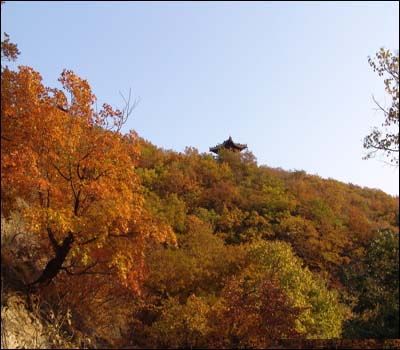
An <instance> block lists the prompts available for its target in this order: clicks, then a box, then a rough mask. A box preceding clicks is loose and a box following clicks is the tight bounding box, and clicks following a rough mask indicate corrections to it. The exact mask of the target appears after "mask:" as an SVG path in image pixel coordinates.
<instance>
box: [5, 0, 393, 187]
mask: <svg viewBox="0 0 400 350" xmlns="http://www.w3.org/2000/svg"><path fill="white" fill-rule="evenodd" d="M2 7H3V10H2V14H1V19H2V25H1V27H2V28H1V30H2V32H4V31H5V32H7V33H8V34H10V36H11V40H12V41H13V42H16V43H17V44H18V47H19V49H20V50H21V56H20V57H19V60H18V64H21V65H29V66H31V67H33V68H34V69H36V70H37V71H39V72H40V73H41V74H42V76H43V80H44V82H45V84H46V85H50V86H59V84H58V82H57V78H58V77H59V74H60V73H61V71H62V70H63V69H64V68H67V69H72V70H73V71H74V72H75V73H77V74H78V75H80V76H81V77H83V78H85V79H87V80H88V81H89V83H90V84H91V86H92V88H93V91H94V93H95V94H96V95H97V97H98V100H99V102H101V103H102V102H109V103H110V104H112V105H114V106H122V105H123V100H122V99H121V97H120V95H119V91H121V92H122V93H124V94H125V95H126V94H127V92H128V91H129V89H130V88H132V91H133V93H134V94H135V96H139V97H140V99H141V101H140V103H139V105H138V107H137V108H136V109H135V111H134V113H133V114H132V116H131V118H130V120H129V121H128V123H127V125H126V129H135V130H136V131H137V132H138V133H139V134H140V135H141V136H142V137H144V138H145V139H147V140H149V141H151V142H152V143H153V144H155V145H157V146H159V147H163V148H165V149H173V150H176V151H183V150H184V148H185V147H186V146H192V147H196V148H197V149H199V151H200V152H207V151H208V148H209V147H210V146H214V145H215V144H217V143H220V142H222V141H223V140H225V139H227V138H228V136H229V135H231V136H232V137H233V139H234V140H235V141H237V142H240V143H247V144H248V146H249V149H250V150H251V151H252V152H253V153H254V155H255V156H256V158H257V160H258V163H259V164H265V165H268V166H271V167H281V168H283V169H285V170H293V169H297V170H305V171H307V172H308V173H311V174H317V175H319V176H321V177H324V178H334V179H337V180H339V181H343V182H346V183H349V182H351V183H353V184H357V185H360V186H366V187H371V188H379V189H382V190H384V191H385V192H387V193H390V194H398V193H399V185H398V177H399V171H398V168H397V169H396V168H392V167H390V166H388V165H386V164H385V163H384V162H383V161H382V160H379V159H373V160H368V161H367V160H362V156H363V155H364V154H365V151H364V150H363V147H362V139H363V137H364V136H365V135H367V134H368V132H369V131H370V130H371V129H372V127H373V126H379V125H380V124H381V122H382V121H383V117H382V115H381V114H380V113H379V112H377V111H376V110H375V106H374V103H373V101H372V95H374V96H375V97H376V98H377V99H378V100H379V101H382V102H385V98H386V102H389V100H388V99H387V97H386V96H385V92H384V86H383V81H382V78H380V77H378V76H377V74H376V73H374V72H373V71H372V69H371V68H370V67H369V65H368V61H367V59H368V56H373V55H374V54H375V52H376V51H377V50H378V49H379V48H380V47H382V46H383V47H386V48H389V49H391V50H397V49H398V42H399V15H398V11H399V5H398V3H397V2H379V3H378V2H365V3H363V2H354V3H353V2H321V3H318V2H297V3H296V2H23V1H19V2H12V1H6V4H5V5H3V6H2Z"/></svg>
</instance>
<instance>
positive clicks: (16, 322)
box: [1, 293, 51, 349]
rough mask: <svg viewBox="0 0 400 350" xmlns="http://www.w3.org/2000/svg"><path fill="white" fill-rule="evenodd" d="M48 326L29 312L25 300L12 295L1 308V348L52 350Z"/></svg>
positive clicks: (8, 296) (14, 294)
mask: <svg viewBox="0 0 400 350" xmlns="http://www.w3.org/2000/svg"><path fill="white" fill-rule="evenodd" d="M46 333H47V332H46V325H45V324H44V323H43V322H42V320H40V319H39V317H38V316H37V315H35V313H33V312H30V311H28V308H27V304H26V302H25V298H24V297H23V296H21V295H19V294H17V293H10V294H8V295H7V296H6V301H5V303H4V305H2V307H1V347H2V348H3V349H16V348H19V349H21V348H23V349H34V348H50V347H51V345H50V343H51V342H49V339H48V336H47V335H48V334H46Z"/></svg>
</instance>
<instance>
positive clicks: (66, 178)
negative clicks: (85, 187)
mask: <svg viewBox="0 0 400 350" xmlns="http://www.w3.org/2000/svg"><path fill="white" fill-rule="evenodd" d="M52 165H53V167H54V168H55V169H56V170H57V172H58V173H59V174H60V175H61V176H62V177H63V178H64V179H65V180H67V181H71V178H69V177H67V176H65V175H64V174H63V173H62V172H61V170H60V169H59V168H58V167H57V166H55V165H54V164H52Z"/></svg>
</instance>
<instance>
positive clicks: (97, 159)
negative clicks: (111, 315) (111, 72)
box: [1, 67, 171, 283]
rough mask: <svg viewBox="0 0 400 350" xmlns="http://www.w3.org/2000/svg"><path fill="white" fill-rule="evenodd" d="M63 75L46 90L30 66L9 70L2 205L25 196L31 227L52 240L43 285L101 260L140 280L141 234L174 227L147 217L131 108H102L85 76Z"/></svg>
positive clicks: (9, 207)
mask: <svg viewBox="0 0 400 350" xmlns="http://www.w3.org/2000/svg"><path fill="white" fill-rule="evenodd" d="M59 81H60V82H61V84H62V87H63V90H59V89H55V88H54V89H53V88H48V87H45V86H44V85H43V84H42V78H41V76H40V74H39V73H37V72H35V71H34V70H33V69H32V68H29V67H19V70H18V71H16V72H15V71H11V70H9V69H8V68H7V67H6V68H5V69H4V70H3V72H2V81H1V91H2V93H1V130H2V131H1V138H2V147H1V150H2V152H1V170H2V172H1V181H2V199H3V201H2V210H3V212H4V213H5V214H7V212H9V211H10V210H12V209H15V205H16V198H21V199H23V200H24V201H25V202H26V203H28V204H29V206H28V208H27V209H25V218H26V220H27V223H28V224H30V226H29V228H30V230H31V232H32V233H35V234H38V235H41V236H43V235H45V236H46V237H47V238H48V240H47V241H48V244H50V246H51V247H52V248H53V250H54V254H55V258H53V259H51V260H50V261H49V263H48V264H47V266H46V268H45V270H44V271H43V273H42V275H41V277H40V278H39V280H38V281H39V282H50V281H51V280H52V279H53V278H54V277H55V275H56V274H57V273H58V272H59V271H60V270H62V269H64V270H66V271H67V272H69V273H72V274H74V273H83V272H88V271H89V270H92V271H93V269H98V268H99V267H100V265H102V264H103V267H107V269H112V268H115V269H116V272H117V273H118V274H119V275H120V277H121V278H122V279H123V280H124V281H125V282H128V280H129V276H130V275H132V274H133V275H134V276H135V277H134V278H133V279H132V278H131V279H132V281H131V282H132V283H133V280H137V277H138V275H137V273H138V271H137V269H138V267H140V266H142V264H140V263H138V261H139V260H138V259H139V258H140V249H139V248H138V247H142V246H143V245H142V243H143V242H142V241H143V239H142V238H144V236H145V235H147V236H149V235H150V234H152V235H153V236H155V238H157V239H160V240H162V239H163V238H164V237H165V235H167V234H171V231H170V230H168V227H166V226H165V227H160V226H157V225H156V224H154V223H153V224H152V222H151V220H147V221H144V220H143V219H140V218H141V216H142V214H143V208H142V204H143V196H142V194H141V185H140V183H139V180H138V177H137V175H136V174H135V169H134V168H135V164H136V161H137V157H138V152H139V149H138V145H137V143H136V134H135V133H134V132H131V133H129V134H128V135H122V134H121V132H120V129H121V126H122V125H123V123H124V122H125V121H126V117H127V113H128V108H129V106H127V109H124V110H123V111H120V110H114V109H113V108H111V106H109V105H107V104H104V105H103V107H102V109H101V110H100V111H97V110H95V108H94V106H95V102H96V97H95V96H94V94H93V93H92V92H91V89H90V86H89V84H88V82H87V81H86V80H83V79H81V78H79V77H78V76H76V75H75V74H74V73H73V72H71V71H67V70H64V71H63V72H62V74H61V77H60V79H59ZM64 91H65V92H67V93H68V94H69V95H70V98H69V99H68V98H67V96H66V94H65V93H64ZM146 225H147V227H146ZM149 225H150V227H148V226H149ZM154 233H156V235H154ZM72 242H73V243H72ZM139 243H140V244H139ZM129 245H131V246H129ZM138 250H139V251H138ZM67 257H69V258H70V259H69V266H68V267H67V266H65V264H64V261H65V260H66V259H67ZM104 264H106V265H104ZM134 266H135V267H136V268H134Z"/></svg>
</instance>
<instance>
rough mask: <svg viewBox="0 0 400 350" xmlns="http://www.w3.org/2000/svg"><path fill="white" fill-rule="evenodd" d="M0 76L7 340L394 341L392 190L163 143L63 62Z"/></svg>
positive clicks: (5, 55) (99, 343)
mask: <svg viewBox="0 0 400 350" xmlns="http://www.w3.org/2000/svg"><path fill="white" fill-rule="evenodd" d="M1 50H2V60H4V59H5V60H6V61H7V60H8V61H14V60H16V58H17V56H18V54H19V51H18V49H17V46H16V45H15V44H13V43H12V42H10V41H9V37H8V35H5V39H4V40H3V41H2V47H1ZM1 73H2V78H1V243H2V245H1V260H2V267H1V277H2V347H4V348H10V347H25V348H40V347H48V348H60V347H61V348H76V347H80V348H133V349H137V348H163V349H164V348H190V349H192V348H210V349H214V348H223V349H224V348H228V349H230V348H277V347H278V348H286V347H289V348H290V347H296V348H310V347H315V348H318V347H323V346H325V347H330V348H364V349H365V348H382V347H386V348H396V347H397V348H398V347H399V345H400V344H399V341H398V338H400V336H399V278H398V275H399V229H398V227H399V200H398V197H393V196H390V195H387V194H385V193H384V192H382V191H380V190H374V189H367V188H361V187H358V186H356V185H351V184H344V183H342V182H339V181H336V180H333V179H322V178H320V177H318V176H314V175H309V174H307V173H305V172H304V171H284V170H282V169H274V168H270V167H268V166H266V165H258V164H257V161H256V158H255V156H254V155H253V154H252V153H251V152H250V151H244V148H245V145H236V146H235V147H233V149H232V148H231V149H226V147H225V148H224V147H223V148H220V147H219V148H218V147H217V148H213V149H214V151H216V153H217V155H216V156H214V155H211V154H209V153H203V154H201V153H199V152H198V151H197V150H196V149H194V148H187V149H186V150H185V152H183V153H178V152H174V151H167V150H164V149H161V148H158V147H156V146H155V145H153V144H152V143H151V142H149V141H146V140H144V139H143V138H141V137H140V136H139V135H138V134H137V133H136V132H135V131H134V130H131V131H129V132H127V133H125V132H123V126H124V125H125V123H126V121H127V119H128V117H129V115H130V113H131V111H132V105H131V104H130V99H129V98H128V100H125V102H126V105H125V106H124V108H122V109H115V108H113V107H111V106H110V105H109V104H106V103H104V104H103V105H102V106H101V108H98V105H97V99H96V96H95V95H94V94H93V92H92V90H91V88H90V85H89V83H88V82H87V81H86V80H84V79H82V78H80V77H79V76H77V75H76V74H75V73H74V72H72V71H70V70H63V72H62V73H61V75H60V77H59V82H60V84H61V89H58V88H53V87H48V86H45V85H44V84H43V79H42V76H41V75H40V73H39V72H37V71H35V70H34V69H33V68H31V67H28V66H19V67H18V69H16V70H12V69H11V68H9V67H8V66H7V65H5V66H3V65H2V70H1ZM133 105H134V106H135V103H134V104H133ZM397 116H398V111H397ZM397 118H398V117H397ZM231 141H232V140H231ZM232 142H233V141H232ZM230 144H231V143H230ZM231 145H232V144H231Z"/></svg>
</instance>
